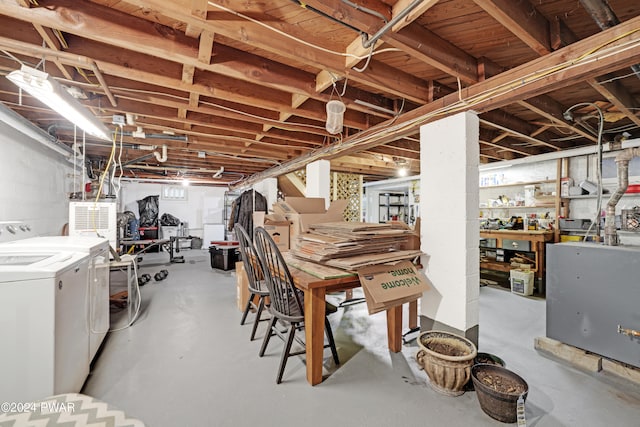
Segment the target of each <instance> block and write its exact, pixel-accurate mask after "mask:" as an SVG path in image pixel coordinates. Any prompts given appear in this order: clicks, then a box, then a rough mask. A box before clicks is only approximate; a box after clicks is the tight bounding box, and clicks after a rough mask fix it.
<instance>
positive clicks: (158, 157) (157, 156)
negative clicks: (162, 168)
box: [153, 144, 167, 163]
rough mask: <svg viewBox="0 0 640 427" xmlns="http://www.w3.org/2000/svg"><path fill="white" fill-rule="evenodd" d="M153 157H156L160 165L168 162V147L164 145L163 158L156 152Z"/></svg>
mask: <svg viewBox="0 0 640 427" xmlns="http://www.w3.org/2000/svg"><path fill="white" fill-rule="evenodd" d="M153 155H154V156H156V160H157V161H159V162H160V163H164V162H166V161H167V145H166V144H164V145H163V146H162V157H160V154H158V152H157V151H154V152H153Z"/></svg>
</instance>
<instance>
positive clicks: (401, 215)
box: [378, 193, 408, 222]
mask: <svg viewBox="0 0 640 427" xmlns="http://www.w3.org/2000/svg"><path fill="white" fill-rule="evenodd" d="M378 209H379V217H378V218H379V221H380V222H387V221H390V220H398V221H405V222H406V221H407V217H408V212H407V209H408V206H407V195H406V194H405V193H381V194H379V195H378Z"/></svg>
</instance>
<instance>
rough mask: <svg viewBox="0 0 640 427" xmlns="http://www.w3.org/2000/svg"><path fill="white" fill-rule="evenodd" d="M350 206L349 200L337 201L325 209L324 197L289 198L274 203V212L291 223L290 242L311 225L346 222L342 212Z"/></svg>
mask: <svg viewBox="0 0 640 427" xmlns="http://www.w3.org/2000/svg"><path fill="white" fill-rule="evenodd" d="M347 204H349V201H348V200H335V201H333V202H331V205H329V209H325V207H324V206H325V200H324V198H322V197H287V198H285V199H284V201H279V202H276V203H274V205H273V211H274V212H276V213H277V214H280V215H282V216H284V217H285V218H286V219H287V220H289V222H291V228H290V230H289V238H290V240H292V239H294V238H295V237H296V236H297V235H298V234H300V233H306V232H307V231H309V225H311V224H321V223H323V222H336V221H344V217H343V216H342V212H344V210H345V208H346V207H347Z"/></svg>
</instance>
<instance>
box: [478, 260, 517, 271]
mask: <svg viewBox="0 0 640 427" xmlns="http://www.w3.org/2000/svg"><path fill="white" fill-rule="evenodd" d="M480 268H484V269H487V270H496V271H504V272H509V271H511V269H512V268H513V267H511V263H509V262H500V261H480Z"/></svg>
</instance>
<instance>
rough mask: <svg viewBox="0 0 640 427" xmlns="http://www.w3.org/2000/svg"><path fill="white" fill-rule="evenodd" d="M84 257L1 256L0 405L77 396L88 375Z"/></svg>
mask: <svg viewBox="0 0 640 427" xmlns="http://www.w3.org/2000/svg"><path fill="white" fill-rule="evenodd" d="M88 264H89V254H87V253H77V252H60V251H55V250H50V251H41V252H39V253H38V252H35V251H20V250H15V251H13V252H11V251H4V252H3V253H0V301H2V308H1V309H0V343H2V344H1V345H2V350H1V351H0V378H1V380H0V402H29V401H35V400H40V399H43V398H45V397H47V396H51V395H55V394H60V393H72V392H79V391H80V390H81V388H82V385H83V384H84V381H85V379H86V377H87V375H88V374H89V334H88V325H87V322H86V321H82V320H81V319H86V314H85V313H86V299H87V286H86V283H87V275H88Z"/></svg>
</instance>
